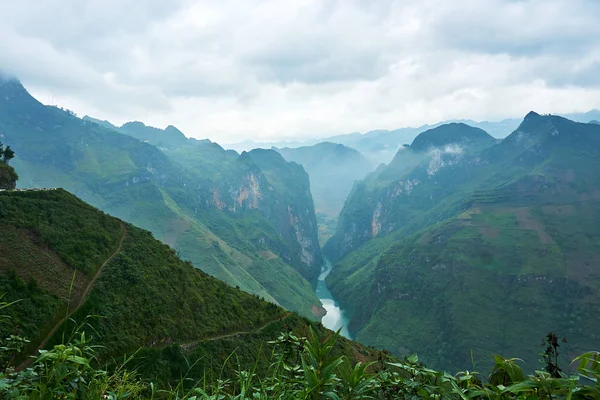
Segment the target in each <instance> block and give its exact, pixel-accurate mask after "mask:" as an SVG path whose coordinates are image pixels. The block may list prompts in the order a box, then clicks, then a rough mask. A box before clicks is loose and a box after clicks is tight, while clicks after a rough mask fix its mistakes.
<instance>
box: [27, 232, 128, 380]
mask: <svg viewBox="0 0 600 400" xmlns="http://www.w3.org/2000/svg"><path fill="white" fill-rule="evenodd" d="M121 230H122V234H121V239H120V240H119V246H118V247H117V249H116V250H115V251H114V253H112V254H111V255H110V256H109V257H108V258H107V259H106V260H105V261H104V263H103V264H102V265H101V266H100V268H98V271H96V274H95V275H94V277H93V278H92V280H91V281H90V283H88V285H87V287H86V288H85V290H84V291H83V294H82V295H81V296H80V298H79V301H78V302H77V303H76V304H75V305H74V308H73V310H72V311H69V313H68V315H66V316H65V317H63V318H62V319H61V320H60V321H58V323H57V324H56V325H55V326H54V328H52V330H50V332H49V333H48V334H47V335H46V337H45V338H44V340H42V342H41V343H40V345H39V346H38V347H37V349H36V350H35V352H34V353H33V354H37V353H38V352H39V351H40V350H42V349H43V348H44V347H46V344H47V343H48V340H50V338H51V337H52V336H53V335H54V334H55V333H56V331H57V330H58V328H60V326H61V325H62V324H63V323H65V322H66V321H67V319H69V318H70V317H71V315H73V314H75V313H76V312H77V311H78V310H79V309H80V308H81V306H83V304H84V303H85V300H86V298H87V296H88V294H89V293H90V290H92V288H93V287H94V283H96V279H98V277H99V276H100V274H101V273H102V270H103V269H104V267H105V266H106V265H107V264H108V263H109V262H110V261H111V260H112V259H113V258H114V257H115V256H116V255H117V254H119V253H120V252H121V248H122V247H123V242H124V241H125V238H126V237H127V227H126V226H125V224H124V223H123V222H121ZM32 361H33V358H27V359H26V360H25V361H23V362H22V363H21V365H19V366H18V367H17V369H16V370H17V371H22V370H24V369H25V368H27V367H28V366H29V365H31V362H32Z"/></svg>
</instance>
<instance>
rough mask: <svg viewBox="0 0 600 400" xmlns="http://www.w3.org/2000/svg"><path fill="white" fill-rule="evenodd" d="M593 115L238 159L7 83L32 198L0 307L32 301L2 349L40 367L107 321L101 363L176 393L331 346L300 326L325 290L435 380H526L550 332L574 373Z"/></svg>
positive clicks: (533, 117) (3, 136)
mask: <svg viewBox="0 0 600 400" xmlns="http://www.w3.org/2000/svg"><path fill="white" fill-rule="evenodd" d="M598 114H599V112H598V111H595V110H594V111H591V112H589V113H586V114H582V115H572V116H571V117H572V119H575V120H580V121H582V122H576V121H574V120H571V119H567V118H564V117H560V116H555V115H540V114H537V113H535V112H531V113H529V114H528V115H527V116H526V117H525V118H524V119H523V120H520V121H517V120H512V119H511V120H504V121H501V122H499V123H490V122H485V123H484V122H482V123H476V122H473V121H449V122H446V123H440V124H435V125H431V126H423V127H419V128H403V129H399V130H396V131H372V132H369V133H367V134H364V135H363V134H351V135H341V136H336V137H333V138H330V139H331V141H326V142H323V143H316V142H315V143H304V144H305V145H303V146H296V145H297V144H298V143H296V144H289V143H288V144H289V146H279V147H273V148H269V149H251V150H249V151H242V152H241V153H238V152H236V151H234V150H225V149H224V148H223V147H221V146H220V145H219V144H217V143H214V142H211V141H210V140H196V139H192V138H187V137H186V136H185V134H184V133H183V132H181V131H180V130H179V129H177V128H176V127H174V126H168V127H166V128H165V129H160V128H155V127H151V126H147V125H145V124H144V123H142V122H139V121H134V122H128V123H125V124H123V125H121V126H116V125H113V124H111V123H110V122H108V121H102V120H97V119H94V118H92V117H88V116H86V117H84V118H83V119H80V118H78V117H76V115H74V113H73V112H71V111H69V110H63V109H60V108H56V107H51V106H44V105H43V104H41V103H40V102H38V101H37V100H36V99H34V98H33V97H32V96H31V95H30V94H29V93H28V92H27V90H26V89H25V88H24V87H23V86H22V85H21V83H20V82H19V81H17V80H15V79H6V78H2V79H1V80H0V141H2V143H4V144H7V145H10V146H11V148H12V149H14V151H15V153H16V158H15V159H14V160H12V162H11V165H12V166H13V167H14V169H15V170H16V172H17V173H18V175H19V181H18V188H19V189H25V191H11V190H9V191H1V192H0V204H1V205H2V208H0V229H2V232H3V237H2V238H0V250H2V253H1V254H2V255H3V256H2V257H0V272H2V274H1V277H0V285H1V287H0V291H1V292H3V293H6V295H7V299H8V300H16V299H18V298H22V299H23V301H22V302H21V303H19V304H18V305H17V306H16V307H15V308H13V309H12V310H11V317H12V321H13V323H12V324H11V325H10V329H8V328H6V330H4V331H2V332H3V333H4V334H5V335H7V334H9V333H10V332H9V330H14V329H18V330H20V332H21V333H23V335H25V336H27V337H30V338H32V342H31V344H30V345H29V347H28V349H27V350H28V353H29V354H31V353H32V352H33V351H34V350H36V349H38V348H42V347H48V346H50V345H51V344H53V343H58V342H59V339H60V337H61V336H62V335H64V334H66V332H67V331H68V330H69V329H70V328H72V326H71V325H69V321H70V320H71V318H73V319H74V320H78V321H81V320H86V315H94V314H98V315H103V316H104V317H106V320H102V321H100V322H99V323H98V324H96V326H95V328H94V329H96V330H97V331H98V332H99V333H101V337H102V338H103V339H102V340H103V341H102V343H101V344H102V345H105V344H106V345H109V347H110V351H108V350H107V351H106V352H104V353H102V352H101V355H100V358H101V359H103V360H104V359H109V358H111V357H117V356H120V355H122V354H125V353H130V352H131V351H135V346H138V347H140V346H141V347H142V350H141V351H142V352H143V354H144V359H147V360H149V361H148V362H146V363H142V364H140V365H138V367H139V369H140V371H144V374H145V375H147V376H153V377H160V376H168V378H167V379H166V381H173V380H176V379H177V376H181V372H182V369H183V365H185V364H186V361H185V360H186V357H187V356H188V355H189V354H190V353H189V352H188V350H189V351H196V353H194V356H195V357H196V358H203V357H204V358H206V359H207V360H208V359H212V358H214V360H215V362H223V360H224V359H226V358H227V356H228V354H230V353H231V351H233V350H234V349H235V348H238V349H241V350H240V351H241V352H242V354H244V355H245V356H246V359H247V360H249V359H251V358H252V357H251V356H255V354H251V353H253V351H255V350H256V349H257V348H259V347H260V346H261V345H262V343H264V342H265V341H266V340H269V339H268V337H271V338H272V336H274V335H276V334H277V332H279V331H282V330H286V329H288V328H289V329H290V330H291V331H294V332H298V333H299V334H305V333H306V329H307V327H308V326H313V327H316V329H322V327H321V326H320V325H319V324H318V323H315V322H309V321H308V320H306V319H305V318H307V319H310V320H313V321H319V320H320V319H321V317H322V316H323V315H324V313H325V309H324V308H323V307H322V304H321V302H320V300H319V298H318V297H317V295H316V293H315V288H316V287H317V282H319V285H323V280H324V279H325V282H326V284H327V285H326V286H325V290H324V291H323V292H327V293H328V296H330V295H332V296H331V297H332V298H331V299H329V298H328V300H329V303H332V304H333V306H331V307H332V308H331V309H332V310H333V309H336V308H337V309H338V310H340V309H342V310H343V311H344V315H345V316H346V317H348V318H349V328H350V332H351V333H352V337H355V338H356V339H357V340H358V341H359V342H362V343H366V344H369V345H374V346H376V347H380V348H385V349H387V350H389V351H391V352H392V353H393V354H395V355H398V356H409V355H410V354H412V353H418V354H419V355H420V357H421V360H422V361H424V362H425V363H426V364H427V365H432V366H434V367H439V368H443V369H447V370H452V371H456V370H459V369H460V370H464V369H472V368H473V363H476V364H484V365H486V366H487V364H486V363H488V362H489V360H490V355H491V354H502V355H505V356H508V357H512V356H518V357H521V358H522V359H523V360H524V363H525V366H526V367H527V368H528V369H530V370H532V369H534V368H535V367H536V364H537V358H538V357H537V356H538V354H537V353H538V352H537V351H536V347H537V344H538V343H539V341H540V340H541V339H542V338H543V337H545V335H546V334H547V333H548V332H549V331H556V332H559V333H561V335H564V336H566V337H567V338H568V339H569V341H568V343H569V344H568V345H567V344H564V345H563V346H564V352H565V354H563V356H566V357H569V356H571V355H574V354H576V353H581V352H582V351H585V350H589V349H590V348H595V347H597V346H598V337H597V334H596V332H598V330H599V329H600V326H599V324H600V322H598V320H597V318H594V317H593V316H595V315H598V314H599V313H600V272H598V269H597V265H598V263H599V262H600V258H599V256H598V255H599V254H600V228H598V224H597V221H599V220H600V177H599V176H598V174H597V172H596V171H598V170H599V168H598V167H599V166H598V160H600V125H598V124H597V122H595V121H597V120H599V119H600V115H598ZM0 167H2V168H0V174H4V175H2V176H1V177H0V178H1V179H0V180H2V181H3V182H4V181H7V182H10V185H9V186H10V187H9V186H6V188H7V189H12V186H11V185H12V184H13V183H14V179H15V178H13V177H12V175H11V177H10V179H6V176H5V175H6V174H7V172H6V171H10V173H11V174H12V173H14V172H13V171H12V169H9V168H7V167H6V166H3V165H0ZM3 171H4V172H3ZM3 185H4V184H3ZM3 188H4V186H3ZM42 188H43V189H49V190H33V189H42ZM54 188H62V189H54ZM69 192H70V193H69ZM75 196H76V197H75ZM78 198H79V199H78ZM86 203H89V204H86ZM99 210H102V211H99ZM109 215H112V216H113V217H111V216H109ZM148 231H149V232H150V233H149V232H148ZM153 237H155V238H156V239H158V240H159V241H160V242H159V241H156V240H155V239H154V238H153ZM161 242H162V243H161ZM321 247H322V249H321ZM323 256H325V257H326V258H327V261H331V263H333V264H334V267H333V270H331V273H329V268H327V269H323V268H322V267H323V265H329V264H327V263H325V264H324V258H323ZM328 273H329V275H327V274H328ZM215 278H217V279H215ZM70 280H72V285H71V288H70V289H69V285H68V282H69V281H70ZM327 289H328V290H327ZM329 292H331V293H329ZM65 309H66V311H65ZM140 310H143V312H142V313H138V314H136V313H135V312H136V311H140ZM286 310H289V311H286ZM290 311H291V312H290ZM295 313H298V315H296V314H295ZM134 314H135V315H134ZM188 315H189V317H188ZM2 329H4V328H2ZM90 333H91V332H90ZM239 333H241V336H244V337H246V336H248V338H253V339H248V340H247V341H245V340H243V339H242V340H237V339H235V338H234V339H232V338H233V337H236V338H237V335H238V334H239ZM221 339H232V340H231V341H230V340H225V341H221ZM254 339H256V340H254ZM203 341H210V342H211V344H206V343H204V342H203ZM213 341H215V342H216V343H215V344H214V346H213V345H212V342H213ZM200 342H202V343H204V345H203V346H200V347H197V346H196V344H198V343H200ZM342 347H343V349H342V350H343V351H345V352H346V353H347V354H354V359H357V358H360V357H358V356H357V353H356V352H357V351H358V352H359V353H360V352H364V353H365V354H370V353H369V350H366V349H365V348H362V347H360V346H359V345H358V344H351V343H350V342H346V341H344V342H343V343H342ZM227 352H229V353H227ZM360 354H362V353H360ZM363 355H364V354H363ZM103 357H104V358H103ZM569 358H570V357H569ZM173 360H175V361H173ZM486 360H487V361H486ZM207 362H208V361H207ZM211 362H212V361H211ZM202 365H203V366H206V365H208V364H202ZM210 365H213V364H210ZM214 365H218V364H214ZM209 368H210V367H209ZM484 369H485V368H484ZM230 372H232V373H234V371H230ZM196 373H197V375H198V376H200V375H201V371H200V369H198V370H197V371H196Z"/></svg>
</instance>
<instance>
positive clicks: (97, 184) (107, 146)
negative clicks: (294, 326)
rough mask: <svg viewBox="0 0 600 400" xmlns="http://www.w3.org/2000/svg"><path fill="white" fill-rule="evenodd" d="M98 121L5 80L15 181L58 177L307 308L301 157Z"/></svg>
mask: <svg viewBox="0 0 600 400" xmlns="http://www.w3.org/2000/svg"><path fill="white" fill-rule="evenodd" d="M98 122H99V123H100V124H101V125H99V124H98V123H97V120H93V119H90V118H86V120H81V119H79V118H76V117H75V116H74V115H72V113H70V112H68V111H64V110H60V109H57V108H54V107H46V106H43V105H42V104H40V103H39V102H37V101H36V100H35V99H34V98H32V97H31V96H30V95H29V94H28V93H27V91H26V90H25V89H24V88H23V87H22V86H21V84H20V83H19V82H18V81H14V80H11V81H7V82H5V83H3V84H1V85H0V132H2V133H3V134H4V136H5V137H4V139H3V141H4V142H6V143H7V144H10V145H11V147H13V149H14V150H15V152H16V153H17V155H18V156H19V159H18V160H15V161H16V162H15V167H16V168H17V171H19V172H20V173H21V180H20V185H21V186H22V187H63V188H65V189H67V190H69V191H71V192H72V193H74V194H76V195H77V196H79V197H81V198H83V199H84V200H86V201H88V202H90V203H91V204H93V205H95V206H98V207H99V208H101V209H103V210H105V211H107V212H109V213H111V214H113V215H116V216H118V217H120V218H122V219H124V220H126V221H129V222H132V223H135V224H136V225H138V226H141V227H143V228H146V229H148V230H150V231H152V232H153V233H154V234H155V235H156V236H157V237H158V238H159V239H161V240H163V241H164V242H165V243H168V244H169V245H171V246H172V247H174V248H175V249H176V250H177V251H179V252H180V254H181V256H182V257H184V258H186V259H188V260H190V261H192V262H193V263H194V264H195V265H196V266H197V267H198V268H200V269H202V270H204V271H206V272H208V273H210V274H211V275H214V276H216V277H218V278H220V279H222V280H224V281H226V282H228V283H229V284H231V285H234V286H239V287H240V288H242V289H244V290H246V291H249V292H252V293H256V294H258V295H259V296H262V297H264V298H266V299H268V300H270V301H273V302H277V303H279V304H281V305H282V306H284V307H286V308H288V309H292V310H294V311H299V312H300V313H302V314H303V315H306V316H311V317H313V318H314V316H313V315H312V312H311V310H312V309H313V306H314V305H318V304H319V301H318V299H317V298H316V296H315V294H314V292H313V291H312V289H311V282H312V281H316V278H317V276H318V273H319V270H320V265H321V253H320V249H319V246H318V239H317V227H316V217H315V213H314V207H313V204H312V198H311V194H310V188H309V180H308V176H307V175H306V173H305V172H304V170H303V169H302V167H301V166H299V165H297V164H290V163H288V162H286V161H285V160H284V159H283V158H282V157H281V156H280V155H279V154H277V153H276V152H274V151H271V150H268V151H258V152H250V153H245V154H242V155H239V154H237V153H235V152H232V151H225V150H223V149H222V148H221V147H220V146H219V145H217V144H215V143H212V142H210V141H208V140H204V141H199V140H194V139H186V138H185V136H183V134H181V132H179V131H178V130H177V129H176V128H174V127H167V129H165V130H160V129H156V128H150V127H147V126H145V125H144V124H142V123H131V124H125V126H124V127H121V128H114V126H112V125H111V124H110V123H107V122H106V121H98ZM111 127H112V128H111ZM165 137H166V138H168V139H169V140H168V143H162V142H159V141H160V140H163V139H164V138H165ZM145 138H149V139H145ZM153 142H154V143H155V144H156V146H155V145H153V144H152V143H153ZM265 254H269V256H268V257H265V256H264V255H265Z"/></svg>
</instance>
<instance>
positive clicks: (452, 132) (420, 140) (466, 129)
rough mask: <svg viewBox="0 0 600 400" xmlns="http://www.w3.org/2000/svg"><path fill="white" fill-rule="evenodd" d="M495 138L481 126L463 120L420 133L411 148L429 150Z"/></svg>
mask: <svg viewBox="0 0 600 400" xmlns="http://www.w3.org/2000/svg"><path fill="white" fill-rule="evenodd" d="M493 141H494V138H493V137H492V136H490V135H489V134H488V133H487V132H486V131H484V130H483V129H480V128H474V127H472V126H470V125H467V124H464V123H462V122H452V123H450V124H444V125H440V126H438V127H437V128H433V129H429V130H426V131H425V132H423V133H420V134H419V135H418V136H417V137H416V138H415V140H414V141H413V142H412V144H411V146H410V148H411V149H412V150H414V151H417V152H421V151H427V150H429V149H430V148H432V147H440V146H446V145H449V144H452V143H475V142H490V143H492V142H493Z"/></svg>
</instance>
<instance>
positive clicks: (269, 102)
mask: <svg viewBox="0 0 600 400" xmlns="http://www.w3.org/2000/svg"><path fill="white" fill-rule="evenodd" d="M599 20H600V1H598V0H529V1H527V0H485V1H484V0H454V1H449V0H441V1H437V0H403V1H392V0H339V1H336V0H279V1H270V0H243V1H242V0H238V1H229V0H219V1H216V0H213V1H203V0H200V1H197V0H171V1H164V0H19V1H13V0H0V70H3V71H5V72H8V73H10V74H12V75H15V76H17V77H18V78H19V79H20V80H21V81H22V83H23V84H24V85H25V86H26V88H27V89H28V90H29V91H30V92H31V93H32V94H33V95H34V96H35V97H36V98H38V99H39V100H40V101H42V102H43V103H45V104H55V105H59V106H62V107H65V108H69V109H71V110H73V111H75V112H76V113H77V114H78V115H80V116H83V115H86V114H87V115H90V116H93V117H96V118H100V119H107V120H109V121H111V122H113V123H115V124H122V123H124V122H127V121H131V120H140V121H143V122H145V123H146V124H148V125H152V126H157V127H165V126H167V125H169V124H172V125H175V126H177V127H178V128H179V129H181V130H182V131H183V132H184V133H185V134H186V135H187V136H192V137H196V138H209V139H211V140H214V141H217V142H219V143H234V142H240V141H244V140H256V141H277V140H286V139H287V140H289V139H299V138H310V137H323V136H328V135H332V134H340V133H350V132H355V131H361V132H364V131H368V130H373V129H395V128H399V127H405V126H418V125H422V124H426V123H435V122H438V121H441V120H446V119H459V118H468V119H474V120H499V119H503V118H508V117H523V116H524V115H525V114H526V113H527V112H528V111H530V110H536V111H538V112H540V113H568V112H578V111H587V110H589V109H592V108H600V24H599V23H598V21H599Z"/></svg>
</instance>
